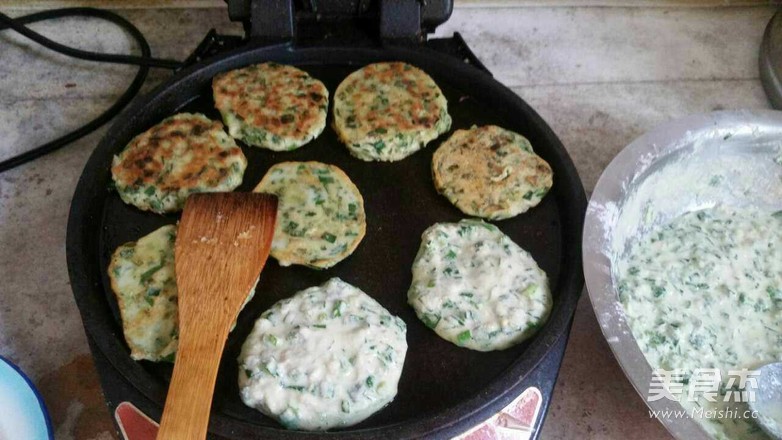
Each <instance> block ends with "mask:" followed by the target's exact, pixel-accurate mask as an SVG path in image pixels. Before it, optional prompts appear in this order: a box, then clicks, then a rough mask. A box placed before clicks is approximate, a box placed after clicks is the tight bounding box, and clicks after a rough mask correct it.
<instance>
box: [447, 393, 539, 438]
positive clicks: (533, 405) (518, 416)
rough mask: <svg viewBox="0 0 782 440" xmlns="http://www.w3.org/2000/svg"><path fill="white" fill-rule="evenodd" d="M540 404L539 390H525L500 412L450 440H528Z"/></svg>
mask: <svg viewBox="0 0 782 440" xmlns="http://www.w3.org/2000/svg"><path fill="white" fill-rule="evenodd" d="M542 402H543V396H541V394H540V390H538V389H537V388H535V387H531V388H527V389H526V390H525V391H524V392H523V393H522V394H521V395H520V396H519V397H517V398H516V399H514V400H513V402H511V403H510V404H509V405H508V406H506V407H505V408H503V409H502V411H500V412H499V413H497V414H495V415H493V416H491V417H489V419H488V420H486V421H485V422H483V423H481V424H480V425H478V426H476V427H474V428H472V429H470V430H469V431H467V432H465V433H464V434H462V435H459V436H457V437H454V438H453V439H452V440H528V439H529V438H530V436H531V434H532V427H533V426H534V425H535V421H536V420H537V418H538V413H539V411H540V406H541V404H542Z"/></svg>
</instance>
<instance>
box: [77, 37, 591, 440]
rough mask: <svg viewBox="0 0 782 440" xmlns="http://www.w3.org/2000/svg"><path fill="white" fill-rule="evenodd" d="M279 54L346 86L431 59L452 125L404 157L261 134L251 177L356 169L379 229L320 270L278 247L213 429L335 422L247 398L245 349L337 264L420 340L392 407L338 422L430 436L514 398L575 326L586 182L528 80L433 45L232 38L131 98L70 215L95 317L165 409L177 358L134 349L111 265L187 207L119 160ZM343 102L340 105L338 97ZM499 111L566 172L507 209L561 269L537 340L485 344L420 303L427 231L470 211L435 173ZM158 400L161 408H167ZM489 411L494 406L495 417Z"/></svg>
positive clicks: (537, 254) (86, 301)
mask: <svg viewBox="0 0 782 440" xmlns="http://www.w3.org/2000/svg"><path fill="white" fill-rule="evenodd" d="M268 60H274V61H278V62H283V63H288V64H294V65H297V66H298V67H300V68H302V69H304V70H306V71H307V72H309V73H310V74H311V75H313V76H314V77H316V78H318V79H320V80H321V81H323V82H324V83H325V84H326V86H327V88H328V89H329V91H330V93H331V94H332V96H331V97H330V99H331V98H333V92H334V90H335V89H336V87H337V85H338V84H339V83H340V81H341V80H342V79H344V78H345V77H346V76H347V75H348V74H349V73H351V72H352V71H354V70H355V69H357V68H359V67H361V66H363V65H365V64H368V63H370V62H375V61H395V60H401V61H407V62H410V63H411V64H414V65H416V66H418V67H421V68H422V69H424V70H425V71H426V72H427V73H429V74H430V75H431V76H432V77H433V78H434V80H435V81H436V82H437V83H438V85H439V86H440V87H441V89H442V90H443V92H444V94H445V96H446V98H447V99H448V110H449V112H450V114H451V116H452V117H453V125H452V128H451V131H450V132H449V133H447V134H445V135H443V136H441V137H440V138H439V139H437V140H436V141H434V142H432V143H430V144H429V145H428V146H427V147H426V148H425V149H423V150H422V151H419V152H417V153H415V154H414V155H412V156H410V157H408V158H406V159H404V160H402V161H400V162H393V163H378V162H363V161H361V160H358V159H355V158H353V157H352V156H350V154H349V153H348V151H347V149H346V148H345V147H344V146H343V145H342V144H341V143H340V142H339V141H338V139H337V136H336V134H335V133H334V131H333V129H332V128H331V125H330V124H331V114H330V113H329V121H328V123H329V126H327V127H326V130H325V131H324V132H323V134H322V135H320V136H319V137H318V138H317V139H316V140H314V141H313V142H311V143H310V144H308V145H306V146H304V147H302V148H300V149H298V150H295V151H293V152H281V153H276V152H272V151H268V150H265V149H259V148H254V147H247V146H245V145H243V144H241V143H240V145H241V146H242V150H243V151H244V154H245V155H246V156H247V160H248V167H247V171H246V172H245V175H244V181H243V183H242V185H241V187H239V188H238V191H251V190H252V188H253V187H255V185H256V184H257V183H258V182H259V181H260V180H261V178H262V177H263V175H264V173H265V172H266V170H267V169H268V168H269V167H270V166H272V165H273V164H275V163H279V162H283V161H307V160H316V161H321V162H325V163H329V164H334V165H336V166H338V167H339V168H341V169H342V170H344V171H345V172H346V173H347V175H348V176H350V178H351V180H352V181H353V182H354V183H355V184H356V186H358V188H359V190H360V191H361V194H362V195H363V197H364V201H365V209H366V214H367V234H366V237H365V238H364V240H363V241H362V242H361V244H360V245H359V247H358V249H357V250H356V251H355V252H354V253H353V255H351V256H350V257H349V258H347V259H346V260H344V261H342V262H341V263H339V264H337V265H336V266H335V267H333V268H331V269H328V270H323V271H317V270H313V269H308V268H304V267H299V266H292V267H286V268H283V267H281V266H279V265H278V264H277V262H276V261H274V260H273V259H271V258H270V260H269V262H268V263H267V265H266V268H265V269H264V271H263V273H262V274H261V278H260V281H259V283H258V289H257V293H256V295H255V298H253V300H252V301H251V302H250V303H249V304H248V305H247V306H246V307H245V309H244V311H242V312H241V314H240V315H239V319H238V323H237V325H236V328H235V330H234V331H233V333H231V335H230V337H229V339H228V342H227V344H226V349H225V352H224V354H223V358H222V363H221V366H220V372H219V374H218V379H217V385H216V388H215V397H214V401H213V408H212V418H211V421H210V431H212V432H215V433H219V434H221V435H224V436H227V437H232V438H315V437H320V436H324V435H326V434H324V433H303V432H295V431H286V430H284V429H283V428H281V426H280V425H278V424H277V423H276V422H274V421H273V420H271V419H269V418H267V417H265V416H263V415H262V414H260V413H259V412H257V411H255V410H253V409H251V408H248V407H246V406H245V405H244V404H243V403H242V402H241V400H240V398H239V392H238V386H237V374H238V366H237V362H236V358H237V356H238V355H239V351H240V349H241V344H242V342H243V341H244V339H245V337H246V336H247V335H248V333H249V332H250V331H251V329H252V326H253V322H254V320H255V319H256V318H257V317H258V316H259V315H260V314H261V312H263V311H264V310H266V309H267V308H268V307H269V306H271V305H272V304H273V303H274V302H276V301H278V300H280V299H282V298H286V297H289V296H290V295H292V294H293V293H295V292H297V291H299V290H301V289H304V288H307V287H310V286H314V285H319V284H321V283H323V282H325V281H326V280H328V279H329V278H331V277H340V278H342V279H343V280H345V281H347V282H349V283H351V284H353V285H355V286H357V287H359V288H361V289H362V290H364V291H365V292H367V293H368V294H369V295H370V296H372V297H374V298H375V299H377V300H378V301H379V302H380V303H381V304H382V305H383V306H384V307H386V308H387V309H388V310H389V311H390V312H391V313H393V314H395V315H398V316H400V317H401V318H402V319H403V320H404V321H405V322H406V323H407V327H408V333H407V341H408V345H409V349H408V353H407V358H406V361H405V366H404V370H403V373H402V378H401V380H400V383H399V393H398V395H397V397H396V399H395V400H394V401H393V402H392V403H391V404H390V405H389V406H388V407H386V408H385V409H383V410H381V411H380V412H378V413H377V414H375V415H374V416H372V417H371V418H369V419H367V420H366V421H364V422H362V423H361V424H359V425H356V426H354V427H351V428H347V429H344V430H341V431H339V430H338V431H335V432H334V433H333V434H334V435H340V436H344V437H346V438H348V437H349V438H420V437H424V436H436V437H441V436H447V435H452V434H455V433H458V432H460V431H462V430H464V429H467V428H468V427H469V424H471V423H475V421H476V420H478V419H480V418H485V417H488V416H489V415H491V414H492V413H493V412H496V411H497V410H499V409H501V408H502V407H503V406H504V405H505V404H507V403H508V402H509V401H510V400H512V398H513V397H515V396H516V395H517V394H518V393H519V392H521V391H522V389H518V385H519V382H520V380H521V379H522V378H524V377H525V376H526V375H527V374H528V373H529V372H530V371H531V370H532V369H533V368H534V367H535V366H536V365H537V363H538V362H539V361H540V359H541V358H542V357H543V355H544V354H545V353H546V351H547V350H548V348H549V347H550V346H551V345H552V344H553V343H554V342H555V341H556V339H557V337H558V336H559V335H561V334H562V332H564V331H565V330H566V328H567V326H568V323H569V321H570V318H571V317H572V313H573V310H574V308H575V304H576V301H577V298H578V295H579V293H580V291H581V288H582V286H583V278H582V272H581V262H580V257H579V256H580V245H579V244H580V233H581V226H582V222H583V213H584V209H585V204H586V202H585V197H584V192H583V188H582V186H581V182H580V180H579V179H578V176H577V174H576V172H575V169H574V167H573V164H572V163H571V161H570V159H569V157H568V156H567V154H566V153H565V151H564V148H563V147H562V145H561V143H560V142H559V140H558V139H557V138H556V136H555V135H554V134H553V133H552V132H551V130H550V129H549V128H548V126H547V125H546V124H545V123H544V122H543V121H542V120H541V119H540V118H539V117H538V116H537V114H535V113H534V111H532V110H531V109H530V108H529V107H528V106H527V105H526V104H524V103H523V101H522V100H521V99H519V98H518V97H517V96H516V95H515V94H513V93H512V92H510V91H509V90H508V89H506V88H504V87H503V86H501V85H500V84H499V83H497V82H496V81H494V80H493V79H492V78H491V77H490V76H489V75H487V74H485V73H484V72H481V71H478V70H477V69H476V68H474V67H472V66H470V65H467V64H465V63H463V62H462V61H461V60H458V59H454V58H451V57H449V56H446V55H442V54H438V53H436V52H433V51H430V50H426V49H417V50H410V49H383V50H381V49H347V48H345V49H340V48H328V49H324V48H319V49H301V50H292V49H290V48H288V47H272V48H258V49H253V50H245V51H241V52H232V53H229V54H227V55H225V56H221V57H219V58H217V59H213V60H212V62H210V63H209V64H202V65H197V66H194V67H192V68H190V69H188V70H187V71H184V72H181V73H179V74H178V75H177V76H175V77H174V78H173V79H172V80H170V81H169V82H168V83H166V84H164V85H163V86H161V88H159V89H158V90H157V91H156V92H154V93H152V94H151V95H150V96H148V97H146V98H144V99H142V100H141V102H139V103H137V104H135V105H134V106H133V107H131V108H129V109H128V110H127V111H126V112H125V113H124V114H123V115H122V116H121V117H120V118H119V120H118V121H117V122H116V123H115V125H114V126H113V127H112V128H111V130H110V131H109V132H108V134H107V135H106V137H105V138H104V139H103V141H102V142H101V144H100V145H99V146H98V148H97V149H96V150H95V152H94V153H93V155H92V157H91V158H90V160H89V162H88V164H87V166H86V167H85V170H84V173H83V175H82V178H81V180H80V182H79V185H78V187H77V190H76V194H75V195H74V200H73V205H72V208H71V217H70V219H69V225H68V265H69V270H70V274H71V280H72V285H73V290H74V295H75V297H76V300H77V303H78V305H79V308H80V310H81V313H82V318H83V320H84V325H85V328H86V330H87V331H88V332H89V333H90V335H91V337H92V338H93V339H94V340H95V342H96V345H97V346H98V347H99V348H100V349H101V351H103V353H104V354H105V355H106V357H107V358H108V359H109V360H110V361H111V362H112V364H113V366H114V367H115V368H116V369H117V370H118V372H119V373H120V374H122V375H123V376H124V377H125V378H126V379H127V380H128V381H129V382H130V383H131V384H133V385H134V386H135V387H136V388H137V389H138V390H139V391H140V392H141V393H142V394H143V395H145V396H146V397H147V398H148V399H150V401H151V402H153V403H154V404H155V406H154V407H155V409H158V410H159V409H162V405H163V403H164V401H165V393H166V389H167V386H168V381H169V378H170V375H171V371H172V365H171V364H166V363H152V362H146V361H141V362H136V361H133V360H131V359H130V356H129V350H128V349H127V346H126V344H125V342H124V338H123V335H122V326H121V321H120V317H119V313H118V310H117V305H116V301H115V299H114V295H113V293H112V292H111V289H110V284H109V280H108V277H107V275H106V268H107V267H108V263H109V259H110V257H111V254H112V252H113V251H114V249H115V248H116V247H117V246H119V245H121V244H122V243H125V242H128V241H134V240H137V239H138V238H140V237H142V236H143V235H145V234H148V233H149V232H152V231H153V230H155V229H156V228H158V227H160V226H162V225H165V224H173V223H175V222H176V221H177V218H178V216H175V215H168V216H161V215H156V214H153V213H149V212H142V211H140V210H138V209H136V208H134V207H132V206H129V205H126V204H124V203H123V202H122V201H121V200H120V198H119V196H118V195H117V194H116V192H114V191H112V190H111V189H110V186H111V185H110V183H111V176H110V170H109V167H110V164H111V159H112V156H113V155H114V154H117V153H118V152H119V151H121V150H122V149H123V148H124V147H125V145H126V144H127V143H128V141H129V140H130V139H131V138H132V137H133V136H135V135H136V134H138V133H140V132H142V131H144V130H146V129H148V128H149V127H151V126H152V125H154V124H156V123H158V122H159V121H160V120H162V119H163V118H165V117H167V116H170V115H172V114H175V113H177V112H183V111H188V112H201V113H204V114H206V115H207V116H209V117H210V118H213V119H216V120H219V119H220V115H219V113H218V112H217V111H216V110H215V109H214V107H213V106H214V104H213V100H212V97H211V78H212V77H213V76H214V74H215V73H217V72H220V71H224V70H229V69H233V68H238V67H241V66H245V65H248V64H252V63H257V62H263V61H268ZM330 110H331V109H330ZM484 124H497V125H500V126H503V127H506V128H509V129H511V130H514V131H517V132H519V133H521V134H523V135H524V136H526V137H527V138H528V139H530V141H531V143H532V145H533V148H534V149H535V151H536V152H537V153H538V154H539V155H541V156H542V157H543V158H544V159H545V160H547V161H548V162H549V163H550V164H551V166H552V168H553V170H554V186H553V188H552V190H551V192H550V193H549V194H548V195H547V196H546V197H545V198H544V199H543V202H542V203H541V204H540V205H539V206H537V207H535V208H533V209H532V210H530V211H529V212H527V213H525V214H522V215H520V216H518V217H516V218H513V219H509V220H504V221H499V222H494V223H495V224H496V225H497V226H498V227H499V228H500V229H501V230H502V231H503V232H505V233H506V234H508V235H509V236H510V237H511V238H512V239H513V240H514V241H515V242H516V243H518V244H519V245H521V246H522V247H523V248H524V249H526V250H527V251H529V252H530V253H531V254H532V256H533V257H534V258H535V260H536V261H537V262H538V264H539V265H540V267H541V268H542V269H543V270H545V271H546V273H547V274H548V277H549V280H550V285H551V290H552V293H553V296H554V309H553V311H552V315H551V318H550V319H549V322H548V323H547V324H546V325H545V326H544V327H543V328H542V329H541V330H540V332H539V333H538V334H537V335H536V336H535V337H533V338H532V339H530V340H529V341H527V342H525V343H523V344H520V345H518V346H516V347H513V348H510V349H508V350H504V351H496V352H488V353H482V352H476V351H471V350H468V349H464V348H459V347H456V346H455V345H453V344H451V343H448V342H446V341H444V340H442V339H440V338H439V337H438V336H437V335H436V334H435V333H434V332H433V331H431V330H429V329H428V328H426V327H425V326H424V324H423V323H421V321H419V320H418V319H417V318H416V316H415V313H414V311H413V309H412V308H411V307H409V306H408V305H407V289H408V287H409V285H410V280H411V274H410V267H411V264H412V262H413V259H414V257H415V254H416V251H417V250H418V246H419V244H420V236H421V233H422V232H423V231H424V230H425V229H426V228H427V227H429V226H431V225H432V224H434V223H436V222H455V221H458V220H460V219H462V218H464V217H465V216H464V215H463V214H462V213H461V212H460V211H459V210H458V209H456V208H455V207H453V206H452V205H451V204H450V203H449V202H448V201H447V200H446V199H445V198H444V197H442V196H440V195H438V194H437V192H436V191H435V189H434V184H433V182H432V177H431V170H430V163H431V158H432V154H433V153H434V151H435V150H436V149H437V147H438V146H439V144H440V143H441V142H442V141H443V140H444V139H446V138H447V137H448V136H449V135H450V133H451V132H453V130H456V129H460V128H469V127H471V126H472V125H484ZM152 412H153V414H151V415H152V416H153V417H158V416H159V412H158V413H154V410H153V411H152ZM484 416H485V417H484Z"/></svg>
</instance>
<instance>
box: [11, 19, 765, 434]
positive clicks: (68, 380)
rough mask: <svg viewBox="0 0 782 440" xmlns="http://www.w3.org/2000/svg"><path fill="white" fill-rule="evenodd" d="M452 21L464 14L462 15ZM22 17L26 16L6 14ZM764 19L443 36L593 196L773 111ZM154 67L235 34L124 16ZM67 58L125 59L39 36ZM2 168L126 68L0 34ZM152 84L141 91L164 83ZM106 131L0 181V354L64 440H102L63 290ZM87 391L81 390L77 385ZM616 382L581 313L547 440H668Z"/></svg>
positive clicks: (103, 428) (562, 23) (214, 22)
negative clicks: (764, 63) (623, 171)
mask: <svg viewBox="0 0 782 440" xmlns="http://www.w3.org/2000/svg"><path fill="white" fill-rule="evenodd" d="M457 6H458V5H457ZM11 12H12V13H19V12H20V11H11ZM772 13H773V9H772V8H764V7H751V8H739V7H737V8H729V9H724V8H720V9H712V8H682V9H664V8H589V7H583V8H544V7H541V8H515V9H514V8H506V9H502V8H500V9H497V8H492V9H477V8H474V7H471V8H469V9H458V8H457V10H456V11H455V12H454V15H453V17H452V18H451V20H450V21H449V22H448V23H447V24H446V25H445V26H443V27H442V28H441V30H440V32H439V34H440V35H449V34H450V33H451V32H453V31H455V30H458V31H460V32H462V33H463V34H464V36H465V38H466V39H467V41H468V42H469V43H470V44H471V46H472V48H473V49H474V51H475V52H476V53H477V55H478V56H479V57H480V58H481V59H482V60H484V61H485V62H486V64H487V66H488V67H489V69H491V70H492V71H493V72H494V73H495V75H496V77H497V78H498V79H499V80H501V81H503V82H504V83H506V84H507V85H509V86H511V87H512V88H513V90H514V91H515V92H516V93H518V94H519V95H520V96H522V97H523V98H524V99H525V100H527V101H528V102H529V103H530V104H531V105H532V106H533V107H534V108H535V109H537V111H538V112H539V113H540V114H541V115H542V116H543V117H544V118H545V119H546V120H547V121H548V122H549V123H550V124H551V126H552V128H553V129H554V131H556V132H557V133H558V134H559V136H560V137H561V139H562V140H563V142H564V144H565V146H566V148H567V149H568V151H569V152H570V154H571V156H572V157H573V159H574V161H575V162H576V165H577V167H578V170H579V173H580V174H581V177H582V179H583V181H584V184H585V186H586V188H587V189H588V190H591V189H592V188H593V187H594V184H595V182H596V181H597V178H598V177H599V175H600V172H601V171H602V169H603V168H604V167H605V166H606V165H607V164H608V163H609V162H610V160H611V159H612V158H613V156H614V155H615V154H616V153H617V152H618V151H619V150H621V149H622V148H623V147H624V146H625V145H627V144H628V143H629V142H630V141H632V140H633V139H634V138H635V137H637V136H638V135H640V134H642V133H643V132H645V131H647V130H649V129H650V128H652V127H654V126H655V125H657V124H659V123H661V122H663V121H666V120H668V119H672V118H675V117H678V116H682V115H685V114H689V113H698V112H707V111H711V110H717V109H736V108H766V107H767V106H768V104H767V102H766V100H765V97H764V95H763V91H762V88H761V86H760V83H759V81H758V79H757V72H756V71H757V68H756V56H757V48H758V45H759V42H760V37H761V35H762V32H763V28H764V26H765V24H766V22H767V20H768V19H769V18H770V16H771V15H772ZM122 14H123V15H125V16H126V17H128V18H129V19H130V20H131V21H133V22H134V23H136V24H137V25H138V26H139V27H140V28H141V29H142V31H143V32H144V33H145V34H146V35H147V37H148V39H149V40H150V44H151V46H152V48H153V52H154V54H155V55H156V56H160V57H170V58H176V59H182V58H184V57H185V56H186V55H187V54H188V53H189V52H190V51H191V50H192V49H193V48H194V47H195V45H196V44H197V43H198V41H200V39H201V38H202V37H203V35H204V33H205V32H206V30H208V29H209V28H210V27H217V28H218V29H219V30H221V31H230V32H234V33H236V32H238V29H237V27H236V26H235V25H232V24H230V23H228V22H227V20H226V18H225V13H224V11H223V10H220V9H214V10H210V9H201V10H176V9H172V10H124V11H122ZM35 28H36V29H38V30H41V31H42V32H44V33H45V34H47V35H49V36H51V37H52V38H55V39H57V40H59V41H62V42H64V43H66V44H78V45H80V46H81V47H84V48H89V49H93V50H110V51H116V52H124V51H127V50H128V49H129V48H131V47H132V44H131V43H130V42H129V40H128V38H127V36H126V35H124V34H123V33H122V32H121V31H118V30H116V29H114V28H113V27H112V26H110V25H104V24H97V23H96V22H93V21H87V20H66V21H63V22H58V23H50V24H39V25H36V26H35ZM0 59H2V60H3V62H2V63H0V132H2V133H3V136H2V137H0V157H8V156H9V155H10V154H12V153H13V152H17V151H22V150H24V149H26V148H29V147H30V146H32V145H34V144H37V143H40V142H42V141H45V140H47V139H50V138H52V137H53V136H55V135H56V134H58V133H61V132H63V131H66V130H67V129H69V128H73V127H75V126H77V125H79V124H80V123H81V122H83V121H86V120H88V119H89V118H90V117H93V116H95V115H97V114H98V113H99V112H100V111H102V109H104V108H105V107H106V106H107V105H108V104H109V103H110V102H111V101H112V100H113V99H115V98H116V96H118V95H119V93H121V91H122V90H123V89H124V87H125V85H126V84H127V82H128V81H129V79H130V77H131V76H132V72H133V69H132V68H128V67H120V66H105V65H95V64H91V63H84V62H78V61H73V60H70V59H66V58H64V57H61V56H59V55H56V54H52V53H51V52H48V51H46V50H44V49H41V48H38V47H35V46H34V45H31V44H29V43H27V42H26V41H24V40H23V39H22V38H20V37H18V36H15V35H12V34H10V33H9V32H3V33H2V34H0ZM166 75H167V73H166V72H165V71H155V72H153V74H152V75H151V79H150V81H149V83H148V85H147V86H146V89H147V90H148V89H149V88H151V87H152V85H154V84H155V83H157V82H159V81H160V80H162V79H163V78H165V77H166ZM104 130H105V129H102V130H99V131H98V132H97V133H94V134H93V135H91V136H88V137H87V138H84V139H82V140H80V141H79V142H77V143H75V144H74V145H72V146H70V147H67V148H66V149H65V150H62V151H60V152H58V153H55V154H53V155H51V156H48V157H46V158H43V159H40V160H38V161H36V162H34V163H32V164H30V165H27V166H24V167H22V168H19V169H17V170H13V171H10V172H7V173H4V174H0V250H2V252H0V280H3V282H2V284H0V355H3V356H7V357H9V358H11V359H12V360H14V361H15V362H17V363H19V365H21V366H22V368H23V369H24V370H25V371H27V372H28V373H29V374H30V375H31V377H32V378H33V379H34V380H36V381H37V382H38V383H39V384H43V388H44V395H45V398H46V399H47V402H48V404H49V406H50V408H53V410H52V412H53V419H54V422H55V424H56V426H57V431H58V438H64V439H70V438H78V439H98V438H101V439H102V438H110V437H111V434H110V433H109V432H108V431H109V430H110V429H111V428H110V424H109V423H108V420H109V419H108V414H107V413H106V412H105V410H104V409H102V407H101V403H100V399H96V398H95V397H96V394H97V393H98V392H97V388H95V377H94V374H92V375H86V376H85V378H84V379H80V381H74V380H73V379H72V377H73V374H74V373H73V371H74V369H75V370H78V371H83V370H84V369H85V368H87V367H85V366H89V359H88V357H87V353H88V349H87V346H86V340H85V337H84V332H83V328H82V325H81V321H80V319H79V315H78V311H77V309H76V306H75V304H74V302H73V298H72V294H71V291H70V286H69V285H68V277H67V269H66V265H65V225H66V221H67V213H68V207H69V204H70V198H71V196H72V193H73V190H74V186H75V183H76V180H77V179H78V176H79V174H80V172H81V169H82V167H83V166H84V163H85V161H86V159H87V157H88V155H89V153H90V152H91V150H92V149H93V148H94V146H95V145H96V143H97V142H98V140H99V139H100V136H101V134H102V133H103V131H104ZM80 377H81V376H80ZM666 436H667V434H666V433H665V431H664V429H663V428H662V425H660V424H659V423H658V422H656V421H654V420H650V419H649V417H648V415H647V413H646V409H645V406H644V403H643V401H642V400H641V399H640V398H639V397H638V395H637V394H636V393H635V391H634V390H633V389H632V386H631V385H630V384H629V382H628V381H627V380H626V379H625V377H624V375H623V374H622V373H621V370H620V369H619V367H618V365H617V363H616V361H615V360H614V358H613V356H612V355H611V353H610V350H609V349H608V346H607V344H606V343H605V341H604V339H603V338H602V335H601V334H600V331H599V328H598V326H597V323H596V321H595V318H594V315H593V313H592V310H591V306H590V304H589V301H588V298H586V296H585V297H584V298H582V300H581V302H580V304H579V308H578V311H577V313H576V319H575V324H574V327H573V332H572V335H571V340H570V344H569V346H568V350H567V353H566V357H565V361H564V364H563V367H562V371H561V373H560V379H559V382H558V385H557V388H556V390H555V393H554V397H553V403H552V406H551V412H550V413H549V416H548V418H547V421H546V424H545V426H544V429H543V435H542V438H544V439H575V438H578V439H603V438H615V439H624V438H633V439H657V438H665V437H666Z"/></svg>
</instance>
